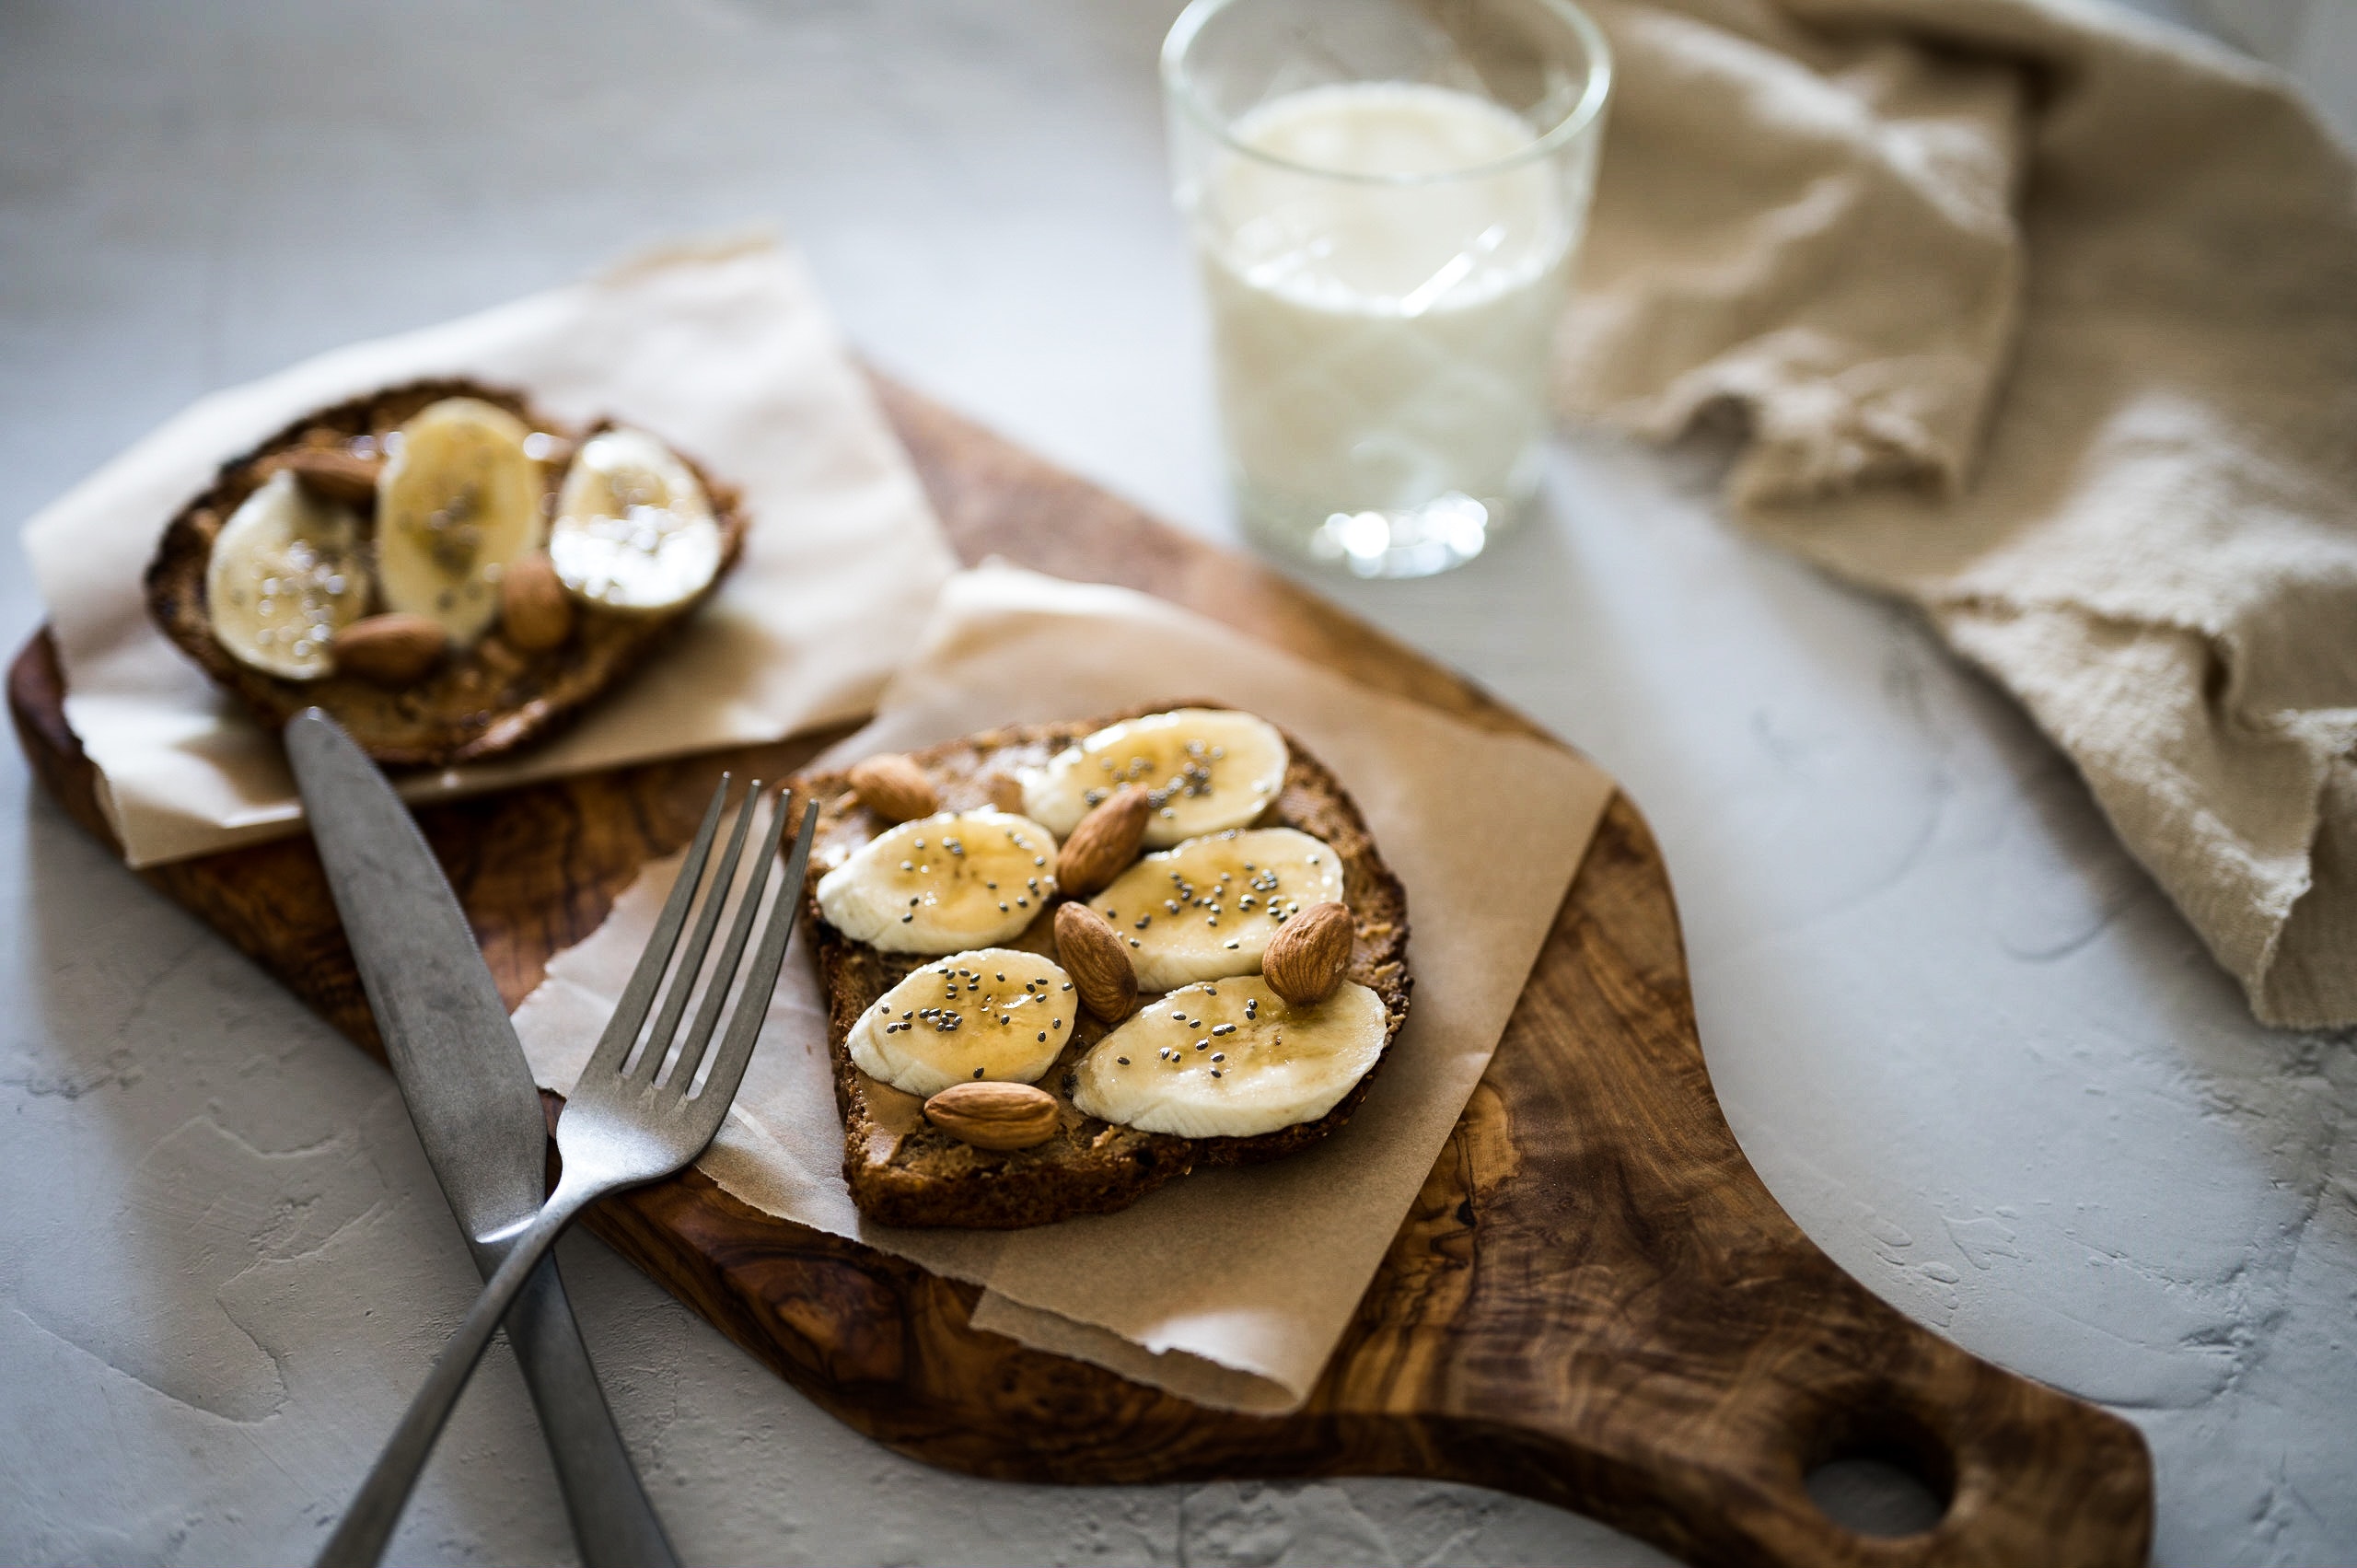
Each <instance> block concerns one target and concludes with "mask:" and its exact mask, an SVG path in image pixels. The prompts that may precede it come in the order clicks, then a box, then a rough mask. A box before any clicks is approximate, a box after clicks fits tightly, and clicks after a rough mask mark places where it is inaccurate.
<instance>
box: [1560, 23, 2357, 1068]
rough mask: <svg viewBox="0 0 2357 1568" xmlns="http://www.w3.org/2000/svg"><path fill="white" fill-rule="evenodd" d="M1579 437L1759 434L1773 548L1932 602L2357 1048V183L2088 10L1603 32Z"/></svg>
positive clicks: (1570, 326)
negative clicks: (1612, 56)
mask: <svg viewBox="0 0 2357 1568" xmlns="http://www.w3.org/2000/svg"><path fill="white" fill-rule="evenodd" d="M1594 4H1595V8H1596V13H1597V15H1598V17H1599V19H1600V20H1601V21H1602V23H1603V25H1604V27H1605V29H1606V31H1607V32H1608V34H1609V35H1610V37H1611V41H1612V44H1613V47H1614V49H1615V52H1616V53H1617V56H1618V59H1619V63H1620V81H1619V94H1620V97H1619V101H1618V103H1617V105H1616V106H1615V108H1614V110H1613V117H1614V118H1613V124H1612V128H1611V132H1610V134H1609V135H1608V138H1607V146H1606V151H1605V160H1604V167H1603V171H1602V176H1601V179H1600V181H1599V185H1598V191H1597V197H1596V212H1595V220H1594V226H1593V229H1592V232H1591V236H1590V238H1589V241H1588V248H1587V252H1586V255H1585V260H1584V261H1583V263H1582V265H1583V268H1584V271H1583V273H1582V278H1581V291H1580V295H1579V297H1578V300H1577V302H1576V303H1575V305H1574V307H1573V310H1572V312H1571V314H1570V316H1569V318H1568V319H1567V321H1566V323H1565V329H1564V333H1563V337H1562V355H1561V361H1560V366H1559V368H1560V371H1561V376H1560V383H1559V384H1560V387H1561V389H1562V402H1563V405H1564V407H1565V410H1566V412H1569V413H1571V414H1573V416H1575V417H1585V418H1604V419H1608V420H1612V421H1616V422H1619V423H1620V424H1625V425H1627V426H1630V427H1632V428H1634V429H1637V430H1639V431H1642V432H1644V433H1647V434H1650V435H1653V436H1672V435H1675V434H1677V433H1678V432H1679V431H1681V430H1683V429H1685V428H1686V427H1687V426H1689V425H1690V424H1693V423H1694V422H1695V421H1696V420H1697V419H1698V418H1700V417H1702V416H1704V415H1705V414H1707V413H1709V412H1712V411H1713V410H1719V409H1729V408H1731V409H1733V410H1735V411H1736V412H1739V414H1740V415H1741V416H1742V417H1743V420H1744V422H1745V423H1746V424H1747V427H1748V432H1749V439H1748V443H1747V447H1746V449H1745V450H1744V452H1743V455H1742V456H1741V458H1740V459H1739V460H1738V462H1737V463H1736V468H1735V470H1734V472H1733V475H1732V478H1731V483H1730V489H1731V494H1732V499H1733V501H1734V503H1735V508H1736V514H1737V516H1738V517H1741V518H1742V519H1743V520H1744V522H1745V523H1746V524H1747V526H1748V527H1750V528H1753V529H1755V530H1756V531H1757V532H1759V534H1760V535H1762V536H1763V537H1765V538H1767V539H1769V540H1773V541H1775V542H1776V543H1778V544H1780V545H1782V546H1783V547H1785V548H1787V549H1790V550H1793V551H1794V552H1799V553H1800V554H1803V555H1805V556H1806V557H1808V558H1809V559H1811V560H1813V561H1816V562H1817V563H1819V564H1821V565H1823V566H1825V567H1827V568H1829V570H1831V571H1833V572H1836V573H1838V574H1840V575H1843V576H1845V577H1849V578H1852V579H1853V580H1855V581H1857V582H1860V583H1863V584H1864V585H1866V586H1868V587H1873V588H1875V589H1878V590H1880V591H1883V592H1886V593H1891V594H1897V595H1903V596H1905V597H1907V598H1911V599H1913V600H1914V601H1915V602H1917V603H1919V604H1921V605H1922V607H1923V609H1924V610H1925V611H1926V612H1927V613H1928V614H1929V615H1930V617H1931V619H1932V621H1933V623H1934V624H1935V625H1936V626H1937V627H1938V628H1939V629H1940V631H1941V632H1942V633H1943V634H1944V635H1945V636H1946V637H1947V639H1948V640H1949V642H1950V643H1951V644H1952V645H1954V646H1955V647H1956V649H1957V650H1958V651H1959V652H1960V653H1962V654H1963V655H1964V656H1966V657H1968V658H1969V659H1971V660H1973V661H1974V662H1976V663H1978V664H1979V665H1980V666H1982V667H1983V668H1986V669H1987V670H1989V671H1990V672H1991V674H1993V675H1994V676H1995V677H1996V678H1997V679H1999V680H2000V681H2002V682H2003V684H2004V685H2005V686H2006V687H2007V688H2008V689H2009V690H2010V691H2013V692H2014V695H2015V696H2016V697H2018V698H2019V699H2020V700H2021V701H2022V702H2023V703H2025V704H2026V706H2027V707H2028V709H2029V710H2030V712H2031V713H2032V714H2034V715H2035V716H2036V718H2037V720H2038V723H2039V724H2040V725H2041V726H2043V727H2044V729H2045V731H2046V733H2047V734H2048V735H2049V737H2051V738H2053V739H2054V741H2055V742H2056V743H2057V744H2058V745H2060V746H2061V748H2062V749H2064V750H2065V751H2067V752H2069V753H2070V755H2071V757H2072V759H2073V761H2075V762H2076V763H2077V764H2078V767H2079V769H2080V771H2081V772H2082V773H2083V774H2084V776H2085V778H2086V780H2087V783H2088V785H2089V787H2090V788H2091V789H2092V790H2093V792H2094V795H2095V797H2096V800H2097V802H2098V803H2099V804H2100V805H2101V807H2102V808H2103V810H2104V811H2105V813H2106V814H2107V816H2108V817H2109V819H2110V820H2111V822H2112V825H2113V827H2114V828H2115V829H2116V830H2118V832H2119V835H2120V838H2121V839H2122V841H2123V842H2125V843H2126V844H2127V846H2128V848H2129V850H2130V852H2131V854H2134V855H2135V856H2136V857H2137V859H2138V860H2140V861H2141V862H2142V864H2143V865H2144V866H2145V867H2146V869H2147V870H2149V871H2150V872H2151V873H2152V875H2153V876H2154V878H2155V879H2157V880H2158V881H2159V882H2160V884H2161V886H2162V887H2163V888H2165V889H2166V890H2167V891H2168V893H2169V896H2170V897H2171V898H2173V899H2174V900H2176V901H2177V907H2178V908H2179V909H2181V910H2182V911H2183V912H2184V913H2185V915H2186V918H2187V919H2188V920H2189V921H2190V922H2191V923H2192V924H2193V926H2194V928H2195V929H2196V930H2197V931H2199V932H2200V935H2201V936H2202V939H2203V940H2204V941H2205V942H2207V943H2208V944H2209V947H2210V949H2211V951H2212V953H2214V954H2215V955H2216V956H2217V958H2218V961H2219V962H2220V963H2222V964H2223V965H2224V966H2225V967H2226V968H2227V969H2228V970H2231V971H2232V972H2233V973H2234V975H2235V978H2236V979H2238V980H2239V981H2241V982H2242V984H2243V987H2244V989H2245V991H2246V992H2247V994H2248V996H2249V998H2250V1004H2251V1007H2252V1009H2253V1011H2254V1012H2256V1013H2257V1014H2258V1016H2259V1018H2260V1019H2262V1020H2263V1021H2265V1022H2268V1023H2271V1024H2278V1025H2286V1026H2297V1027H2310V1028H2316V1027H2333V1026H2340V1025H2346V1024H2350V1023H2357V761H2352V758H2351V747H2352V744H2357V174H2352V166H2351V160H2350V158H2349V157H2348V156H2347V155H2346V153H2345V152H2344V151H2343V150H2342V149H2341V148H2340V145H2338V144H2336V143H2335V142H2334V141H2333V139H2332V138H2331V136H2330V135H2329V134H2328V133H2327V132H2326V131H2325V130H2324V129H2323V128H2322V127H2321V125H2320V123H2319V122H2318V121H2317V120H2316V117H2315V115H2314V114H2313V113H2312V112H2311V111H2310V110H2308V109H2307V108H2306V107H2305V105H2303V104H2302V103H2301V102H2300V101H2299V100H2298V99H2296V98H2295V97H2294V96H2293V93H2292V92H2291V91H2290V89H2289V88H2288V87H2287V86H2286V85H2285V84H2284V82H2283V81H2282V79H2281V78H2280V77H2279V76H2277V75H2275V74H2274V73H2272V72H2271V71H2269V70H2267V69H2265V68H2263V67H2260V66H2258V65H2255V64H2251V63H2249V62H2247V61H2245V60H2241V59H2239V58H2237V57H2235V56H2232V55H2230V54H2228V53H2226V52H2224V51H2223V50H2221V49H2217V48H2214V47H2212V46H2210V45H2208V44H2207V43H2205V42H2203V41H2200V40H2198V39H2196V38H2194V37H2192V36H2190V35H2189V34H2185V33H2180V32H2176V31H2173V30H2169V29H2165V28H2162V27H2160V26H2158V25H2155V24H2150V23H2146V22H2144V21H2142V20H2141V19H2139V18H2137V17H2134V16H2132V15H2131V14H2129V13H2127V12H2125V11H2121V10H2118V9H2116V8H2113V7H2110V6H2101V5H2094V4H2078V3H2073V0H1652V3H1643V4H1640V3H1634V0H1594Z"/></svg>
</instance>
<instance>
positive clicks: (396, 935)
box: [285, 708, 679, 1568]
mask: <svg viewBox="0 0 2357 1568" xmlns="http://www.w3.org/2000/svg"><path fill="white" fill-rule="evenodd" d="M285 738H286V756H287V761H289V763H290V764H292V766H293V768H294V770H295V781H296V786H297V788H299V789H300V791H301V792H302V796H303V809H304V811H305V812H306V813H307V815H308V818H309V820H310V823H311V834H312V838H313V839H314V841H315V842H317V843H318V845H319V859H320V861H321V862H322V863H323V864H324V865H326V867H327V873H328V886H329V888H330V889H331V890H332V892H333V893H334V895H335V905H336V911H337V912H338V913H339V914H341V915H342V916H343V928H344V935H345V936H346V938H347V939H348V940H349V941H350V942H351V944H352V953H353V958H354V960H355V961H356V962H357V964H358V965H359V969H360V981H361V984H362V986H363V987H364V988H365V989H366V992H367V993H368V1006H369V1010H370V1011H371V1012H373V1013H374V1014H375V1015H376V1018H377V1033H378V1034H380V1035H381V1036H383V1037H384V1042H385V1054H386V1057H387V1058H388V1060H389V1061H390V1063H392V1069H393V1078H394V1081H395V1082H396V1083H398V1084H399V1085H400V1086H401V1098H402V1099H403V1101H405V1102H406V1103H407V1104H408V1106H409V1113H410V1120H411V1121H412V1122H413V1123H415V1125H416V1128H417V1136H418V1141H419V1142H420V1143H422V1144H424V1146H425V1157H426V1161H427V1163H428V1164H430V1165H431V1166H432V1167H434V1176H435V1179H436V1180H437V1181H439V1182H440V1183H441V1184H442V1192H443V1195H444V1196H445V1197H446V1198H447V1199H448V1200H449V1203H450V1211H451V1213H452V1214H454V1215H455V1216H456V1217H457V1219H458V1221H459V1229H460V1230H461V1231H462V1232H464V1233H465V1235H466V1238H467V1246H468V1249H470V1251H471V1252H472V1253H473V1255H474V1260H475V1266H476V1268H477V1269H479V1270H480V1271H481V1272H482V1274H483V1277H484V1278H486V1279H488V1278H489V1277H490V1276H491V1274H492V1272H493V1270H495V1269H497V1268H498V1267H499V1262H500V1260H501V1259H502V1258H504V1257H505V1256H506V1254H507V1247H508V1243H509V1240H510V1239H512V1233H514V1232H516V1231H517V1229H519V1228H520V1226H521V1225H522V1223H523V1222H524V1221H527V1220H528V1219H530V1218H531V1216H532V1215H533V1214H536V1213H538V1212H539V1210H540V1204H541V1202H542V1200H543V1199H544V1198H545V1197H546V1195H547V1159H548V1125H547V1122H546V1121H544V1120H543V1119H542V1116H541V1112H540V1090H539V1088H538V1086H536V1085H535V1084H534V1083H533V1081H532V1072H531V1067H530V1065H529V1064H528V1063H527V1062H526V1061H525V1059H524V1048H523V1047H522V1045H521V1044H519V1043H518V1042H517V1039H516V1028H515V1026H514V1025H513V1024H512V1023H510V1022H509V1021H508V1018H507V1008H506V1005H505V1003H504V1002H503V1001H502V1000H501V998H500V995H499V987H498V985H497V984H496V983H495V982H494V981H493V980H492V978H491V970H490V969H489V968H488V967H487V966H486V965H485V964H484V963H483V959H482V949H481V948H479V947H476V945H475V938H474V932H473V930H472V928H470V926H469V925H468V924H467V917H466V914H465V912H463V911H462V910H460V909H459V900H458V898H457V896H456V895H455V894H453V893H452V892H451V891H450V884H449V882H448V880H447V878H445V877H444V876H443V875H442V866H441V864H440V863H439V862H437V861H436V860H435V858H434V852H433V851H432V850H431V849H430V848H428V847H427V845H426V842H425V836H424V834H423V833H421V832H419V831H418V828H417V823H416V822H415V820H413V819H412V818H411V816H410V814H409V808H408V807H405V806H403V805H402V804H401V797H400V796H397V795H395V794H394V793H393V786H392V784H391V783H390V782H389V781H388V780H387V779H386V777H385V775H384V773H383V772H382V771H381V770H379V769H378V768H377V764H376V763H375V762H373V761H369V759H368V756H367V754H366V752H364V751H362V750H361V749H360V748H359V747H358V746H357V745H355V744H354V742H353V739H352V738H351V737H350V736H348V735H346V734H345V733H344V731H343V726H340V725H338V724H337V723H336V722H335V720H333V719H332V718H331V717H329V716H328V715H327V714H324V713H322V712H321V711H320V710H319V709H317V708H308V709H306V710H305V711H304V712H302V713H300V714H296V716H295V717H294V718H292V719H290V720H288V721H287V725H286V736H285ZM505 1326H506V1330H507V1338H508V1342H509V1343H510V1344H511V1345H513V1346H514V1347H515V1351H516V1359H517V1363H518V1364H519V1365H521V1366H522V1368H523V1372H524V1381H525V1385H526V1387H527V1388H529V1389H530V1390H531V1395H532V1402H533V1404H534V1406H535V1407H536V1408H537V1409H538V1411H539V1413H540V1429H541V1431H542V1432H543V1433H544V1434H546V1435H547V1438H548V1444H549V1454H550V1457H551V1458H553V1459H554V1460H555V1462H556V1472H557V1483H558V1486H559V1488H560V1490H561V1491H562V1492H563V1495H564V1505H565V1512H566V1514H567V1515H568V1516H570V1518H571V1520H572V1523H573V1533H574V1536H575V1539H576V1540H578V1541H579V1543H580V1546H581V1555H582V1559H583V1561H584V1562H586V1563H587V1564H588V1565H589V1568H645V1565H647V1564H655V1565H656V1568H675V1565H676V1564H677V1562H678V1561H679V1559H678V1557H677V1555H676V1554H675V1553H674V1552H673V1551H672V1550H671V1543H670V1541H669V1540H668V1538H666V1537H665V1535H664V1533H663V1527H662V1524H661V1522H660V1521H659V1520H657V1519H656V1516H655V1509H654V1506H653V1505H652V1504H650V1503H648V1501H647V1498H646V1492H645V1489H644V1487H643V1486H642V1485H641V1484H640V1482H639V1479H638V1472H637V1470H636V1469H635V1468H634V1467H633V1465H632V1463H631V1459H630V1452H629V1450H628V1449H626V1448H625V1447H623V1446H622V1440H621V1434H620V1433H619V1432H617V1431H616V1430H615V1428H614V1418H613V1412H612V1411H610V1410H609V1409H608V1408H607V1405H606V1396H605V1391H604V1390H603V1388H600V1387H599V1386H598V1376H597V1373H596V1371H595V1370H594V1369H593V1368H592V1367H591V1365H590V1364H589V1352H588V1348H587V1347H586V1345H584V1344H583V1343H582V1342H581V1330H580V1327H579V1325H578V1324H577V1323H576V1322H575V1319H574V1316H573V1307H572V1303H571V1302H570V1301H568V1300H567V1299H566V1297H565V1294H564V1284H563V1280H562V1279H561V1278H560V1277H559V1275H558V1273H557V1268H556V1258H555V1255H554V1254H553V1253H552V1254H551V1255H550V1257H549V1260H548V1261H547V1262H545V1263H543V1264H541V1265H540V1268H539V1269H538V1270H537V1271H536V1272H534V1274H533V1276H532V1279H531V1281H530V1283H528V1284H527V1285H526V1286H525V1287H524V1294H523V1295H520V1296H519V1297H517V1302H516V1305H515V1306H514V1307H512V1308H510V1309H509V1311H508V1314H507V1318H506V1320H505Z"/></svg>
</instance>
